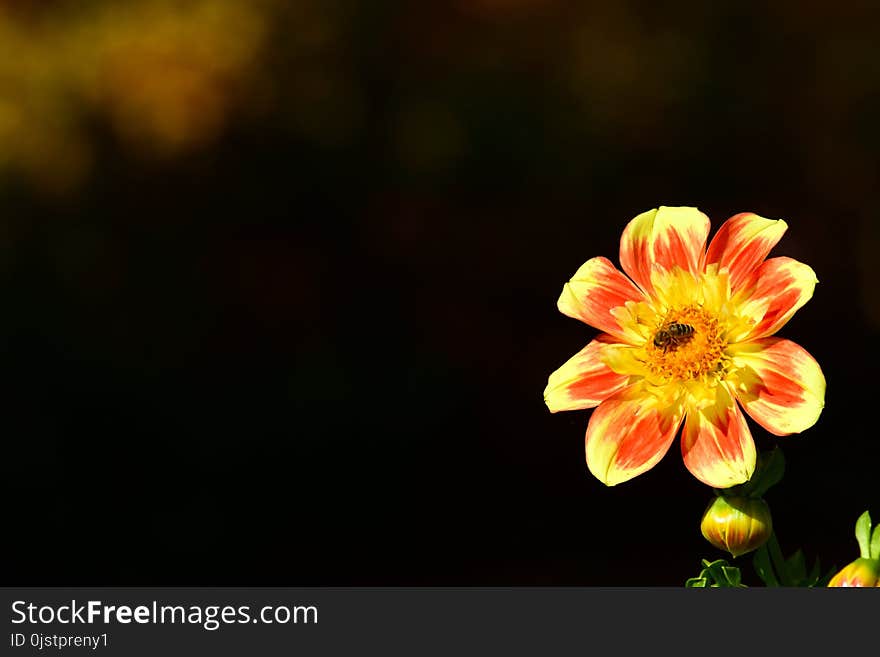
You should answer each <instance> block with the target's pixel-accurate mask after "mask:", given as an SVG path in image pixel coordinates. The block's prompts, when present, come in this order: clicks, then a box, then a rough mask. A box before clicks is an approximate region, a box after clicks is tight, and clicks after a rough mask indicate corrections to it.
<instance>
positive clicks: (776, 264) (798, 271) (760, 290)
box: [730, 257, 819, 342]
mask: <svg viewBox="0 0 880 657" xmlns="http://www.w3.org/2000/svg"><path fill="white" fill-rule="evenodd" d="M818 282H819V281H818V279H817V278H816V272H814V271H813V269H812V268H811V267H809V266H808V265H805V264H803V263H802V262H798V261H797V260H793V259H791V258H785V257H780V258H770V259H769V260H766V261H764V262H763V263H762V264H761V266H760V267H758V268H757V269H755V270H754V271H753V272H752V273H751V274H749V276H747V277H746V279H745V281H744V282H743V284H742V288H741V289H740V291H739V293H738V294H737V296H736V297H735V298H734V299H733V305H734V306H736V307H737V313H738V315H739V316H740V317H741V318H743V319H745V320H747V323H748V325H749V328H748V329H747V330H745V331H744V332H741V333H739V334H735V335H731V336H730V340H731V342H744V341H747V340H752V339H754V338H764V337H767V336H770V335H773V334H774V333H776V331H778V330H779V329H781V328H782V327H783V326H784V325H785V324H786V323H787V322H788V320H789V319H791V318H792V316H793V315H794V314H795V312H797V311H798V309H800V308H801V307H802V306H803V305H804V304H805V303H807V301H809V300H810V299H811V298H812V296H813V291H814V290H815V288H816V283H818Z"/></svg>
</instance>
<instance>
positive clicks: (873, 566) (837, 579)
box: [828, 511, 880, 587]
mask: <svg viewBox="0 0 880 657" xmlns="http://www.w3.org/2000/svg"><path fill="white" fill-rule="evenodd" d="M871 526H872V523H871V514H870V513H869V512H868V511H865V512H864V513H863V514H862V515H860V516H859V519H858V520H856V540H857V541H858V542H859V553H860V556H859V558H858V559H856V560H855V561H853V562H852V563H851V564H849V565H848V566H846V567H845V568H843V569H842V570H841V571H840V572H839V573H837V574H836V575H835V576H834V577H832V578H831V580H830V581H829V582H828V586H833V587H842V586H859V587H863V586H870V587H874V586H880V524H878V525H877V526H876V527H874V532H873V533H871Z"/></svg>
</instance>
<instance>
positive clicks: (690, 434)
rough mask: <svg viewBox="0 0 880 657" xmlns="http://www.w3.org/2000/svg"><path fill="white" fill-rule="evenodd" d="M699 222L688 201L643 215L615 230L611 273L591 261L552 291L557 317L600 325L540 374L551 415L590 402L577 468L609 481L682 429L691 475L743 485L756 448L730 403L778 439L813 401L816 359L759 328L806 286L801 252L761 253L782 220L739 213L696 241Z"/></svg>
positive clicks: (780, 322) (816, 406)
mask: <svg viewBox="0 0 880 657" xmlns="http://www.w3.org/2000/svg"><path fill="white" fill-rule="evenodd" d="M709 228H710V222H709V218H708V217H707V216H706V215H705V214H703V213H702V212H700V211H699V210H697V209H696V208H689V207H660V208H659V209H654V210H650V211H648V212H644V213H642V214H640V215H638V216H637V217H635V218H634V219H633V220H632V221H630V222H629V224H628V225H627V226H626V228H625V229H624V231H623V235H622V237H621V240H620V264H621V267H622V269H623V272H621V271H620V270H618V269H617V268H616V267H615V266H614V265H613V264H612V263H611V261H610V260H608V259H607V258H604V257H596V258H592V259H590V260H588V261H587V262H585V263H584V264H583V265H582V266H581V267H580V268H579V269H578V270H577V272H576V273H575V274H574V276H573V277H572V278H571V280H570V281H569V282H568V283H566V284H565V285H564V287H563V290H562V294H561V295H560V297H559V301H558V304H557V305H558V307H559V310H560V311H561V312H562V313H564V314H565V315H568V316H569V317H573V318H575V319H579V320H581V321H583V322H585V323H586V324H589V325H590V326H593V327H595V328H597V329H599V330H600V331H601V333H600V334H599V335H598V336H597V337H596V338H595V339H594V340H592V341H591V342H590V343H589V344H588V345H587V346H586V347H584V348H583V349H582V350H581V351H580V352H578V353H577V354H576V355H575V356H573V357H572V358H571V359H569V360H568V361H567V362H566V363H565V364H564V365H562V366H561V367H560V368H559V369H557V370H556V371H555V372H553V373H552V374H551V375H550V377H549V381H548V383H547V387H546V388H545V390H544V401H545V403H546V404H547V407H548V408H549V409H550V411H551V412H554V413H555V412H557V411H567V410H576V409H587V408H595V410H594V411H593V414H592V416H591V417H590V420H589V423H588V426H587V433H586V460H587V466H588V467H589V470H590V472H592V473H593V475H595V476H596V477H597V478H598V479H599V480H601V481H602V482H604V483H605V484H607V485H609V486H613V485H615V484H619V483H621V482H624V481H627V480H629V479H632V478H633V477H635V476H637V475H639V474H642V473H644V472H646V471H647V470H649V469H650V468H652V467H653V466H654V465H656V464H657V463H658V462H659V461H660V459H661V458H662V457H663V456H664V455H665V454H666V452H667V451H668V450H669V448H670V446H671V445H672V442H673V441H674V439H675V436H676V435H677V433H678V431H679V428H682V427H683V428H682V438H681V450H682V456H683V458H684V464H685V466H686V467H687V469H688V470H689V471H690V472H691V473H692V474H693V475H694V476H695V477H696V478H697V479H699V480H700V481H702V482H703V483H705V484H707V485H709V486H712V487H714V488H728V487H730V486H735V485H737V484H741V483H744V482H746V481H748V480H749V479H750V477H751V476H752V473H753V472H754V469H755V460H756V452H755V444H754V441H753V439H752V435H751V432H750V430H749V427H748V424H747V423H746V419H745V416H744V415H743V410H744V411H745V412H746V413H747V414H748V415H749V416H750V417H751V418H752V419H753V420H754V421H755V422H757V423H758V424H759V425H761V426H762V427H764V428H765V429H766V430H767V431H769V432H770V433H772V434H774V435H777V436H784V435H788V434H793V433H799V432H802V431H804V430H805V429H808V428H809V427H811V426H813V424H815V423H816V421H817V420H818V418H819V415H820V413H821V411H822V408H823V407H824V399H825V377H824V375H823V374H822V370H821V368H820V367H819V365H818V363H817V362H816V360H815V359H814V358H813V357H812V356H811V355H810V354H809V353H807V351H805V350H804V349H803V348H802V347H800V346H799V345H797V344H795V343H794V342H791V341H790V340H785V339H782V338H777V337H773V336H774V334H775V333H776V332H777V331H778V330H779V329H780V328H782V326H784V325H785V323H786V322H787V321H788V320H789V319H790V318H791V317H792V315H794V313H795V312H796V311H797V310H798V309H799V308H800V307H801V306H803V305H804V304H805V303H806V302H807V301H808V300H809V299H810V298H811V297H812V295H813V290H814V288H815V286H816V283H817V282H818V281H817V278H816V275H815V273H814V272H813V270H812V269H811V268H810V267H809V266H807V265H805V264H803V263H801V262H798V261H796V260H793V259H792V258H787V257H775V258H769V259H768V258H767V256H768V254H769V253H770V251H771V249H772V248H773V247H774V246H775V245H776V244H777V242H779V240H780V239H781V237H782V235H783V233H784V232H785V231H786V229H787V228H788V226H787V224H786V223H785V222H784V221H782V220H770V219H765V218H763V217H759V216H758V215H756V214H753V213H750V212H745V213H740V214H737V215H734V216H733V217H731V218H730V219H728V220H727V221H726V222H725V223H724V224H723V225H722V226H721V227H720V228H719V229H718V232H717V233H716V234H715V236H714V237H713V239H712V240H711V242H710V243H709V245H708V248H707V247H706V244H707V241H708V235H709ZM670 327H675V328H672V329H671V328H670Z"/></svg>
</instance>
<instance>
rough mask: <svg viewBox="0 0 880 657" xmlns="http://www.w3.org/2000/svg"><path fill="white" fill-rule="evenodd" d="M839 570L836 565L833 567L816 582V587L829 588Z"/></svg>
mask: <svg viewBox="0 0 880 657" xmlns="http://www.w3.org/2000/svg"><path fill="white" fill-rule="evenodd" d="M837 570H838V568H837V566H836V565H835V566H831V568H829V569H828V572H827V573H825V574H824V575H823V576H822V577H821V578H820V579H819V580H818V581H817V582H816V586H822V587H824V586H828V582H830V581H831V578H832V577H834V575H835V574H836V573H837Z"/></svg>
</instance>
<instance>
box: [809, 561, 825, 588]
mask: <svg viewBox="0 0 880 657" xmlns="http://www.w3.org/2000/svg"><path fill="white" fill-rule="evenodd" d="M821 576H822V566H821V565H820V564H819V557H816V562H815V563H814V564H813V569H812V570H811V571H810V575H809V576H808V577H807V586H816V583H817V582H818V581H819V577H821Z"/></svg>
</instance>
